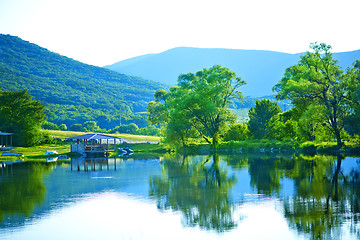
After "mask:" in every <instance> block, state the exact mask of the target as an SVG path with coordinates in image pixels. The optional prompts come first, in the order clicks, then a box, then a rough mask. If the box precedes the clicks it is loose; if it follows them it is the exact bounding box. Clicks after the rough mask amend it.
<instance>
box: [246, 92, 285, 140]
mask: <svg viewBox="0 0 360 240" xmlns="http://www.w3.org/2000/svg"><path fill="white" fill-rule="evenodd" d="M280 112H281V109H280V107H279V105H278V104H277V103H276V102H273V101H271V100H269V99H263V100H257V101H256V106H255V108H253V107H252V108H250V111H249V119H250V120H249V123H248V126H249V131H250V134H251V135H252V137H253V138H256V139H262V138H268V139H279V138H281V132H282V131H281V127H282V126H281V121H280V116H279V113H280Z"/></svg>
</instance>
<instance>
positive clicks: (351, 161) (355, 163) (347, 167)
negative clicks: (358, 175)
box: [341, 157, 360, 175]
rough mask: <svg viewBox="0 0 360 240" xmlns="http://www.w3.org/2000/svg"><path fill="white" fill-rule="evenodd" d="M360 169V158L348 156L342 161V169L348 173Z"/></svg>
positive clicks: (345, 173)
mask: <svg viewBox="0 0 360 240" xmlns="http://www.w3.org/2000/svg"><path fill="white" fill-rule="evenodd" d="M353 169H354V170H358V171H359V170H360V158H358V157H357V158H354V157H347V158H345V159H343V160H342V161H341V171H342V172H343V174H344V175H348V174H349V173H350V172H351V170H353Z"/></svg>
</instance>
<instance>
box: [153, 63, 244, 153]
mask: <svg viewBox="0 0 360 240" xmlns="http://www.w3.org/2000/svg"><path fill="white" fill-rule="evenodd" d="M244 84H245V81H243V80H241V78H239V77H236V74H235V72H233V71H230V70H229V69H228V68H225V67H221V66H219V65H215V66H213V67H212V68H210V69H206V68H204V69H203V70H201V71H198V72H197V73H196V74H193V73H188V74H181V75H180V76H179V78H178V86H177V87H172V88H170V90H169V92H166V91H164V90H159V91H157V92H156V93H155V98H156V102H150V103H149V105H148V107H147V111H148V115H149V117H148V120H149V122H150V123H151V124H163V126H165V127H166V131H165V132H166V136H167V137H170V139H171V140H172V141H177V142H181V143H183V144H185V143H186V140H187V138H188V137H189V136H190V133H194V132H196V133H197V134H198V136H200V137H201V138H203V139H205V141H206V142H208V143H209V144H213V145H214V146H215V145H216V144H218V142H219V135H220V131H221V129H222V127H223V126H224V125H225V124H227V123H229V122H231V121H233V120H234V119H235V116H234V114H233V113H232V112H231V111H230V110H229V109H228V106H229V104H230V103H231V101H232V100H233V99H235V98H238V99H241V98H242V94H241V92H240V91H239V90H238V89H239V87H241V86H242V85H244Z"/></svg>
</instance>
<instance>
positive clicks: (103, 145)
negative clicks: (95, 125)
mask: <svg viewBox="0 0 360 240" xmlns="http://www.w3.org/2000/svg"><path fill="white" fill-rule="evenodd" d="M66 140H69V141H71V152H76V153H80V154H84V153H85V154H87V155H88V154H90V155H103V154H108V153H110V152H115V151H116V144H117V143H121V141H122V139H121V138H118V137H113V136H109V135H104V134H99V133H88V134H84V135H79V136H74V137H69V138H67V139H66Z"/></svg>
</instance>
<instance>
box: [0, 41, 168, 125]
mask: <svg viewBox="0 0 360 240" xmlns="http://www.w3.org/2000/svg"><path fill="white" fill-rule="evenodd" d="M160 87H162V88H164V87H165V86H164V85H161V84H159V83H156V82H153V81H148V80H145V79H142V78H139V77H131V76H127V75H124V74H120V73H116V72H113V71H111V70H108V69H104V68H101V67H95V66H91V65H87V64H83V63H81V62H78V61H75V60H73V59H70V58H67V57H64V56H61V55H59V54H56V53H53V52H50V51H48V50H47V49H44V48H41V47H39V46H37V45H35V44H32V43H29V42H26V41H24V40H22V39H20V38H18V37H14V36H10V35H3V34H0V88H1V89H2V90H11V91H14V90H22V89H28V91H29V93H30V94H31V95H32V96H33V97H34V98H35V99H37V100H40V102H41V103H42V104H43V105H44V106H45V112H46V119H47V121H49V122H52V123H56V124H58V125H60V124H66V125H67V126H71V125H72V124H74V123H77V124H83V123H84V122H85V121H96V122H97V123H98V125H99V126H100V127H101V128H106V129H110V128H114V127H115V126H117V125H118V124H119V118H120V112H121V115H122V116H121V118H122V121H123V123H131V122H135V123H136V124H137V125H139V126H140V127H143V126H146V125H147V123H146V120H145V119H146V118H145V116H144V114H140V115H139V113H141V112H145V111H146V105H147V103H148V102H149V101H151V100H152V99H153V94H154V92H155V90H156V89H158V88H160Z"/></svg>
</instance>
